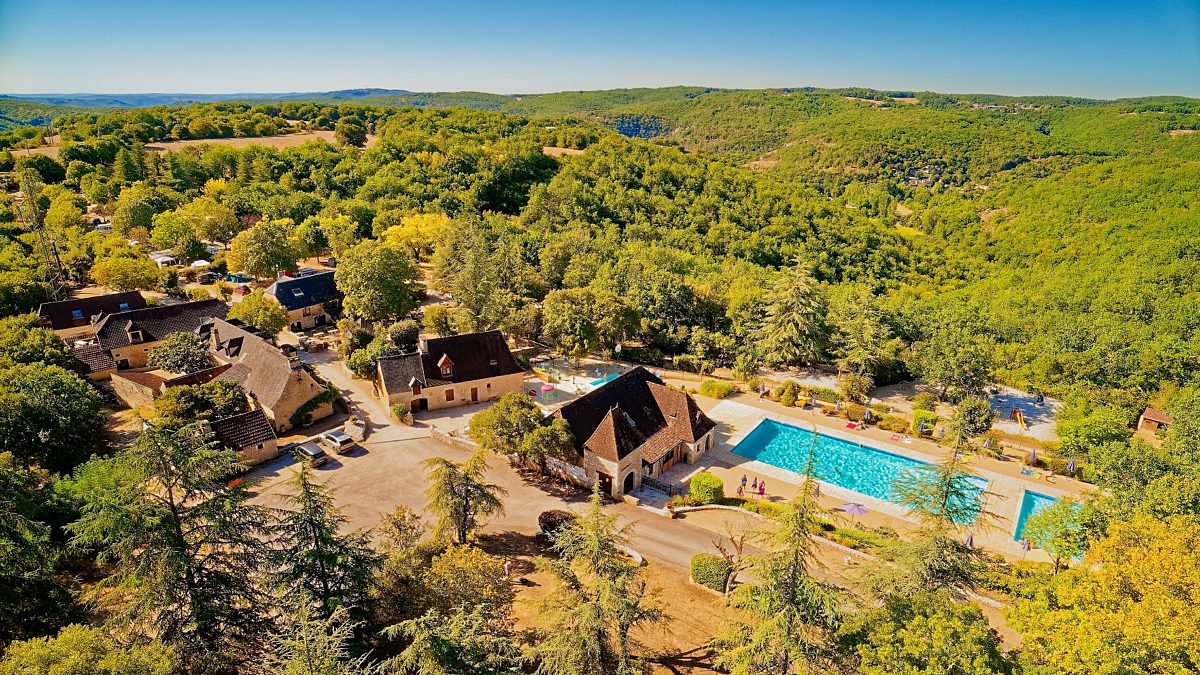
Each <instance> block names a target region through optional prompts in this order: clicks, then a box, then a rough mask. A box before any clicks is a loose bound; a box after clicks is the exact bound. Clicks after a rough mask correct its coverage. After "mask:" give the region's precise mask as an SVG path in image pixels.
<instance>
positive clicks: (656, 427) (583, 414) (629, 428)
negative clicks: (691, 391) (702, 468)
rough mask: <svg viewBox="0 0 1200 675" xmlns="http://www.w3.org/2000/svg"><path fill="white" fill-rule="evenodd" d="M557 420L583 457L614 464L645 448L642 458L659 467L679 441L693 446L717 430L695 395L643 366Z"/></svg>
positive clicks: (583, 398)
mask: <svg viewBox="0 0 1200 675" xmlns="http://www.w3.org/2000/svg"><path fill="white" fill-rule="evenodd" d="M554 415H555V416H556V417H560V418H562V419H563V420H565V421H566V422H567V425H568V426H569V427H571V432H572V434H574V436H575V439H576V449H577V450H579V452H580V453H581V454H583V452H584V451H585V450H587V451H590V452H593V453H595V454H596V455H598V456H600V457H604V458H606V459H610V460H617V459H621V458H624V457H626V456H628V455H629V453H631V452H633V451H634V450H636V449H638V448H639V447H640V448H642V453H643V457H642V459H643V460H644V461H647V462H654V461H655V460H656V459H659V458H660V457H661V456H662V455H664V454H665V453H666V452H667V451H668V450H669V449H670V448H673V447H674V446H675V445H676V444H678V443H679V442H681V441H687V442H689V443H694V442H695V441H696V440H698V439H699V438H701V437H702V436H704V434H706V433H708V432H709V431H711V430H712V428H713V427H714V426H715V424H714V423H713V421H712V420H710V419H709V418H708V416H706V415H705V414H704V413H703V412H701V411H700V408H699V407H698V406H697V405H696V402H695V401H694V400H693V399H692V397H691V396H688V395H687V394H685V393H684V392H681V391H675V390H673V389H670V388H668V387H667V386H666V385H664V384H663V382H662V380H660V379H658V378H657V377H655V376H654V375H653V374H652V373H650V371H648V370H646V369H645V368H642V367H637V368H634V369H633V370H630V371H629V372H627V373H625V374H624V375H622V376H620V377H618V378H617V379H615V380H613V381H611V382H609V383H607V384H605V385H603V386H601V387H599V388H597V389H595V390H594V391H591V392H589V393H587V394H585V395H583V396H581V397H579V398H578V399H576V400H574V401H572V402H570V403H568V404H567V405H565V406H563V407H562V408H559V409H558V411H556V412H555V413H554ZM672 439H673V442H672Z"/></svg>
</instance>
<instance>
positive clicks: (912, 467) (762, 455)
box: [733, 419, 987, 503]
mask: <svg viewBox="0 0 1200 675" xmlns="http://www.w3.org/2000/svg"><path fill="white" fill-rule="evenodd" d="M816 436H817V447H816V452H815V458H814V467H813V473H814V476H813V477H814V478H816V479H818V480H820V481H823V482H826V483H830V484H832V485H837V486H838V487H843V488H846V489H847V490H853V491H855V492H858V493H860V494H864V495H867V496H870V497H875V498H876V499H882V500H885V501H889V502H897V501H898V498H897V496H896V493H895V491H894V490H893V485H894V484H895V482H896V481H897V480H898V479H899V478H901V477H902V476H905V475H908V474H909V473H911V472H913V471H917V470H920V469H921V468H922V467H926V466H929V464H927V463H925V462H921V461H918V460H915V459H909V458H908V457H902V456H900V455H894V454H892V453H890V452H886V451H884V450H879V449H877V448H872V447H868V446H865V445H861V444H859V443H854V442H852V441H844V440H842V439H840V438H834V437H832V436H825V435H823V434H817V435H816ZM812 438H813V432H811V431H809V430H807V429H801V428H800V427H794V426H792V425H790V424H783V423H781V422H776V421H774V420H770V419H767V420H763V421H762V422H761V423H760V424H759V425H758V426H757V427H755V428H754V431H751V432H750V435H748V436H746V437H745V438H744V439H742V442H741V443H738V444H737V447H735V448H734V449H733V453H734V454H735V455H739V456H741V457H746V458H747V459H753V460H757V461H760V462H763V463H764V464H770V465H771V466H777V467H779V468H781V469H787V470H788V471H793V472H795V473H803V472H804V468H805V464H806V463H807V461H808V451H809V448H810V447H811V445H812ZM971 479H972V483H973V484H974V485H975V486H976V492H975V501H976V503H978V500H979V495H982V494H983V491H984V490H985V489H986V488H987V481H986V480H984V479H982V478H979V477H977V476H972V477H971Z"/></svg>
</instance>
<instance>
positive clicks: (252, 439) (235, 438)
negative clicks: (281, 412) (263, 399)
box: [210, 409, 275, 451]
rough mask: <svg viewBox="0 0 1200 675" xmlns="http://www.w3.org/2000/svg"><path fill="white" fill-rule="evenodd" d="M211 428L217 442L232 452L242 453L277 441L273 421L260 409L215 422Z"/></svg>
mask: <svg viewBox="0 0 1200 675" xmlns="http://www.w3.org/2000/svg"><path fill="white" fill-rule="evenodd" d="M210 426H211V427H212V432H213V435H214V436H216V437H217V441H219V442H220V443H221V445H224V446H225V447H227V448H230V449H231V450H239V451H240V450H243V449H245V448H250V447H255V446H257V445H258V444H259V443H266V442H267V441H271V440H275V429H273V428H272V427H271V420H269V419H267V416H266V414H265V413H263V411H262V410H258V409H255V410H251V411H250V412H244V413H241V414H239V415H233V416H232V417H224V418H221V419H219V420H213V421H212V422H211V423H210Z"/></svg>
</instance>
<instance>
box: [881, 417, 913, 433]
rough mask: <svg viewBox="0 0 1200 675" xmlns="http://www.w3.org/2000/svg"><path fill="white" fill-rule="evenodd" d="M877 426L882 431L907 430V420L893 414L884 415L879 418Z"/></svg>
mask: <svg viewBox="0 0 1200 675" xmlns="http://www.w3.org/2000/svg"><path fill="white" fill-rule="evenodd" d="M879 428H880V429H883V430H884V431H895V432H901V431H908V420H906V419H904V418H903V417H896V416H895V415H884V416H883V419H881V420H879Z"/></svg>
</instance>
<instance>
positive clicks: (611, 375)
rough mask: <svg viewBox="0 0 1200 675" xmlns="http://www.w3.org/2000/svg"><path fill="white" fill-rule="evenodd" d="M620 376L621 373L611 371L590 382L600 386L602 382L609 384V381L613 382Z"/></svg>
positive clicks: (594, 385)
mask: <svg viewBox="0 0 1200 675" xmlns="http://www.w3.org/2000/svg"><path fill="white" fill-rule="evenodd" d="M620 376H621V374H620V373H609V374H607V375H605V376H604V377H602V378H600V379H598V380H592V381H591V382H589V383H588V384H590V385H592V386H593V387H599V386H600V385H602V384H608V383H609V382H612V381H613V380H615V379H617V378H618V377H620Z"/></svg>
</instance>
